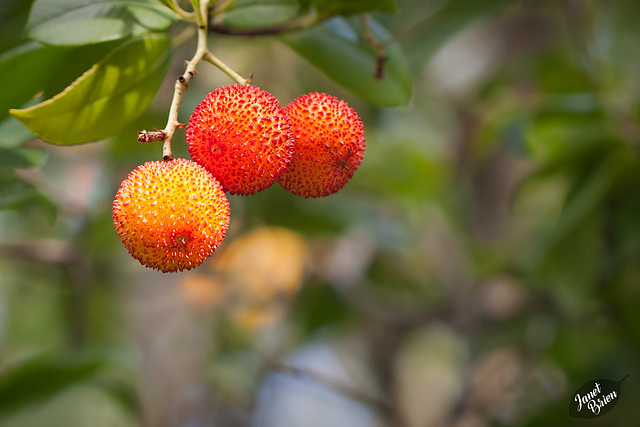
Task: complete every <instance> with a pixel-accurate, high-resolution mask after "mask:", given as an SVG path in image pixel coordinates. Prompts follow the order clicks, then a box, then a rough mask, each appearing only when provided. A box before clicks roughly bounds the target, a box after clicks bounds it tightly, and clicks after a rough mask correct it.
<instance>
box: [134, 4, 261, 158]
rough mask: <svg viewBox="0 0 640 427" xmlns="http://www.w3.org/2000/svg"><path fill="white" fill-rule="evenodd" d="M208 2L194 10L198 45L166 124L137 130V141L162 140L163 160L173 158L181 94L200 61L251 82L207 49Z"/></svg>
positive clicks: (181, 78)
mask: <svg viewBox="0 0 640 427" xmlns="http://www.w3.org/2000/svg"><path fill="white" fill-rule="evenodd" d="M209 2H210V0H201V2H200V8H199V9H198V10H195V11H194V14H195V17H196V19H197V24H198V31H197V37H198V45H197V48H196V52H195V53H194V55H193V58H191V60H190V61H187V62H186V68H185V71H184V73H183V74H182V75H180V76H179V77H178V79H177V80H176V83H175V86H174V92H173V99H172V100H171V106H170V107H169V117H168V118H167V125H166V126H165V128H164V129H162V130H157V129H156V130H154V131H147V130H142V131H140V132H138V142H141V143H146V142H151V141H164V144H163V146H162V158H163V159H164V160H171V159H173V152H172V149H171V142H172V140H173V134H174V133H175V131H176V129H180V128H182V127H184V124H182V123H180V122H179V121H178V112H179V111H180V104H181V102H182V96H183V95H184V93H185V91H186V90H187V88H188V87H189V82H190V81H191V80H192V79H193V78H194V77H195V76H196V67H197V66H198V64H199V63H200V62H201V61H203V60H205V61H207V62H209V63H211V64H213V65H215V66H216V67H218V68H219V69H220V70H222V71H223V72H224V73H225V74H227V75H228V76H229V77H231V78H232V79H233V80H235V81H236V82H238V83H240V84H248V83H250V82H251V77H250V78H249V79H244V78H243V77H242V76H240V75H239V74H238V73H236V72H235V71H233V70H232V69H231V68H230V67H229V66H227V65H226V64H225V63H224V62H222V61H221V60H219V59H218V58H216V57H215V56H214V55H213V54H212V53H211V52H210V51H209V49H208V47H207V36H208V31H209V27H208V22H209Z"/></svg>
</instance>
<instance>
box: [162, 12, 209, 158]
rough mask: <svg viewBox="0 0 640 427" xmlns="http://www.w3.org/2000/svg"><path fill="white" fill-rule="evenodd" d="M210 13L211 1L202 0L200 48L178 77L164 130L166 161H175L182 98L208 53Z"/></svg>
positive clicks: (199, 17) (163, 156)
mask: <svg viewBox="0 0 640 427" xmlns="http://www.w3.org/2000/svg"><path fill="white" fill-rule="evenodd" d="M208 13H209V0H202V1H201V2H200V11H199V12H197V13H196V16H197V18H198V47H197V48H196V53H195V54H194V55H193V58H191V60H190V61H188V62H187V67H186V69H185V70H184V73H183V74H182V75H181V76H180V77H178V79H177V80H176V84H175V87H174V92H173V99H172V100H171V106H170V107H169V118H168V119H167V126H166V127H165V129H164V133H165V138H164V145H163V146H162V158H163V159H164V160H171V159H173V153H172V151H171V141H172V140H173V134H174V132H175V130H176V129H178V128H181V127H184V125H183V124H181V123H180V122H179V121H178V112H179V111H180V103H181V102H182V96H183V95H184V92H185V91H186V90H187V87H189V82H190V81H191V79H193V78H194V77H195V75H196V66H197V65H198V64H199V63H200V61H202V58H203V57H204V56H205V54H206V53H207V52H208V49H207V23H208V22H207V21H208V18H207V14H208Z"/></svg>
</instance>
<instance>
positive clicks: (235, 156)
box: [187, 84, 293, 195]
mask: <svg viewBox="0 0 640 427" xmlns="http://www.w3.org/2000/svg"><path fill="white" fill-rule="evenodd" d="M187 144H188V145H189V153H190V155H191V158H192V159H193V160H194V161H196V162H198V163H199V164H201V165H202V166H204V167H205V168H206V169H207V170H208V171H210V172H211V173H212V174H213V176H214V177H216V178H217V179H218V180H219V181H220V183H221V184H222V187H223V188H224V190H225V191H228V192H229V193H231V194H241V195H248V194H253V193H255V192H258V191H262V190H264V189H266V188H268V187H270V186H271V185H272V184H273V183H274V182H275V181H276V179H277V178H278V176H280V174H282V172H283V171H284V170H285V168H286V167H287V165H288V163H289V161H290V160H291V154H292V152H293V139H292V134H291V126H290V125H289V121H288V120H287V117H286V116H285V115H284V113H283V111H282V107H281V106H280V103H279V102H278V100H277V99H276V98H274V97H273V95H271V94H270V93H269V92H266V91H264V90H262V89H260V88H258V87H256V86H248V85H238V84H235V85H230V86H225V87H221V88H218V89H216V90H214V91H213V92H211V93H209V94H208V95H207V96H206V97H205V98H204V99H203V100H202V102H201V103H200V104H199V105H198V106H197V107H196V108H195V110H194V112H193V114H192V115H191V118H190V119H189V124H188V125H187Z"/></svg>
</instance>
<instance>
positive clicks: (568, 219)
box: [534, 150, 632, 270]
mask: <svg viewBox="0 0 640 427" xmlns="http://www.w3.org/2000/svg"><path fill="white" fill-rule="evenodd" d="M628 154H629V153H628V152H625V150H611V152H609V153H601V154H600V156H599V158H597V159H595V162H585V163H584V164H583V171H582V173H580V174H578V175H577V176H576V177H575V178H574V180H573V185H572V187H571V188H570V190H569V193H568V195H567V197H566V201H565V205H564V208H563V210H562V213H561V215H560V217H559V218H558V221H557V223H556V224H555V226H554V227H553V228H552V230H551V232H550V233H549V234H548V235H547V236H543V239H542V244H541V245H540V247H539V248H538V253H537V256H536V257H535V258H536V261H535V262H534V268H537V267H538V266H539V265H541V264H542V263H545V262H547V261H548V260H549V259H550V254H551V253H552V252H553V253H554V255H556V256H555V257H553V258H555V260H556V261H560V262H561V263H564V261H562V257H558V256H557V255H558V253H557V251H555V248H556V247H557V246H558V245H560V244H562V243H563V242H565V241H566V240H567V239H569V238H570V237H572V236H573V239H572V240H573V241H577V239H576V238H575V237H576V235H575V232H576V231H578V232H579V230H584V228H585V227H583V225H584V224H585V221H588V220H589V219H590V218H591V217H592V216H593V214H594V213H596V212H597V211H598V210H599V209H600V207H601V206H602V204H603V201H604V200H605V198H606V197H607V194H608V192H609V191H610V190H611V189H612V186H613V184H614V183H615V181H616V179H617V178H618V177H619V176H620V174H622V173H623V172H624V170H625V169H626V168H627V167H628V165H629V162H630V161H631V160H632V159H631V158H630V157H629V155H628ZM594 163H595V164H594ZM579 233H580V234H582V235H584V231H583V232H579ZM583 246H584V245H583ZM571 251H572V252H575V250H574V249H571ZM552 261H553V260H552ZM569 264H571V265H574V266H576V265H579V264H576V263H575V262H572V263H569ZM583 270H584V269H583Z"/></svg>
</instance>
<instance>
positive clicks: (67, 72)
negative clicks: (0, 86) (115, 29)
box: [43, 39, 126, 99]
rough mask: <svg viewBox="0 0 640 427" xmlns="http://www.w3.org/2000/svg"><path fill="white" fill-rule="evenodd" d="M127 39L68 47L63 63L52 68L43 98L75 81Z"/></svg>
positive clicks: (57, 92) (50, 96)
mask: <svg viewBox="0 0 640 427" xmlns="http://www.w3.org/2000/svg"><path fill="white" fill-rule="evenodd" d="M125 41H126V39H118V40H113V41H109V42H104V43H95V44H88V45H84V46H77V47H75V46H74V47H66V48H65V49H66V50H67V52H68V53H67V55H66V56H65V58H64V61H62V63H61V64H60V65H59V66H58V67H56V68H54V69H52V70H51V72H50V73H49V74H50V76H51V78H50V79H49V81H48V82H47V85H46V86H45V88H44V92H43V99H49V98H52V97H54V96H56V95H57V94H59V93H60V92H62V91H63V90H64V89H65V88H66V87H67V86H69V85H70V84H71V83H73V82H74V81H75V80H76V79H77V78H78V77H80V76H82V74H84V72H85V71H87V70H88V69H90V68H91V67H93V66H94V65H95V64H97V63H98V62H100V60H101V59H103V58H105V57H106V56H108V55H109V54H110V53H111V52H112V51H114V50H115V49H116V48H118V46H120V45H121V44H122V43H124V42H125Z"/></svg>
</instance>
